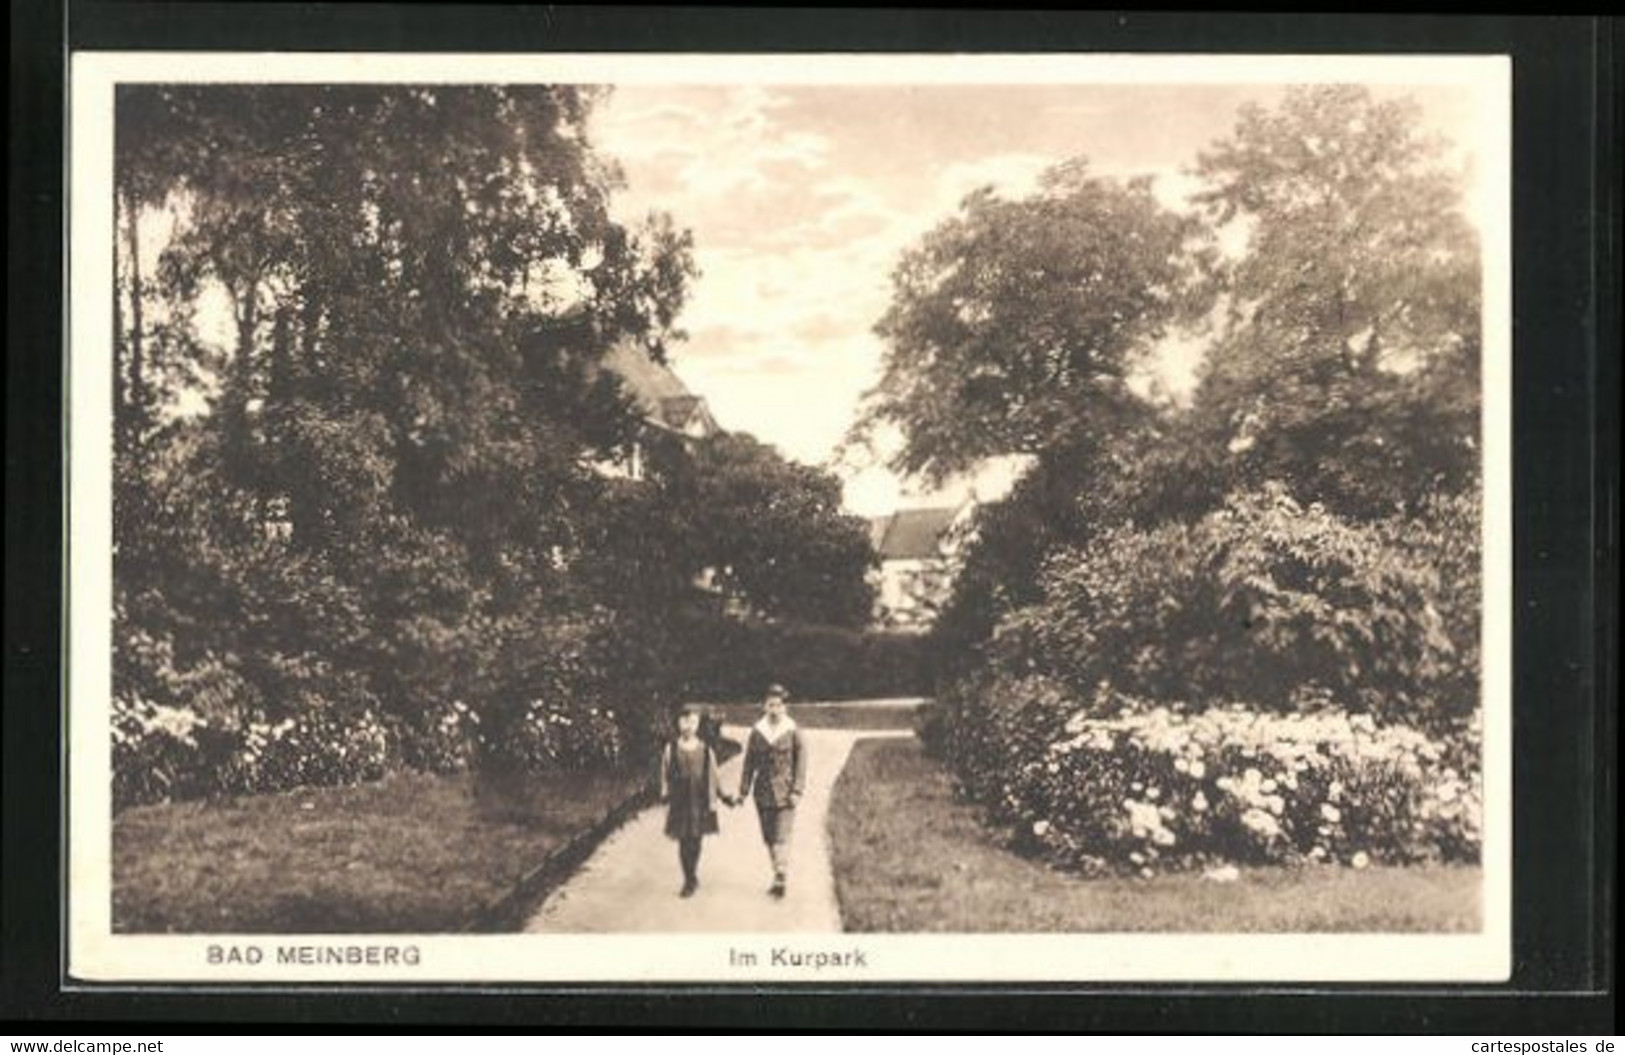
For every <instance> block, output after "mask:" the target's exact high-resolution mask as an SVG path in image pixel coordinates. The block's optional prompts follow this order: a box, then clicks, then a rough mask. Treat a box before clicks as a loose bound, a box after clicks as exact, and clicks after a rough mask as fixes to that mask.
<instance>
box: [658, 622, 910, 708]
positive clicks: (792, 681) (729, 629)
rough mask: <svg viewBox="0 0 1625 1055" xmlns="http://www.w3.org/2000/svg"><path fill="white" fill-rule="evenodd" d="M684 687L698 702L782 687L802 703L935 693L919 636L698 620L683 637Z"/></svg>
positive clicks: (743, 697) (739, 697)
mask: <svg viewBox="0 0 1625 1055" xmlns="http://www.w3.org/2000/svg"><path fill="white" fill-rule="evenodd" d="M680 637H681V639H682V642H683V647H682V648H681V649H680V652H679V656H680V660H679V663H680V670H681V672H682V673H681V677H680V678H679V682H680V684H682V685H683V687H684V689H685V692H686V694H687V695H688V696H689V697H690V698H692V699H709V700H747V699H758V698H760V696H761V694H762V689H763V688H764V687H766V686H767V685H768V684H769V683H771V682H782V683H783V684H784V685H785V686H786V687H788V688H789V690H790V692H791V693H792V694H793V695H794V696H795V697H796V698H798V699H803V700H851V699H864V698H868V697H883V696H920V695H925V694H927V693H929V692H930V691H931V672H930V669H929V665H928V656H927V652H926V648H927V642H926V641H925V639H924V638H922V637H921V636H919V635H917V634H907V633H890V632H883V631H859V630H850V629H847V628H845V627H831V626H816V625H810V624H805V623H788V622H764V621H757V620H743V619H735V618H731V617H728V616H725V615H721V614H718V613H701V614H691V615H690V617H689V618H688V619H687V620H685V621H684V623H683V625H682V629H681V633H680Z"/></svg>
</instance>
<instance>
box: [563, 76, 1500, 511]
mask: <svg viewBox="0 0 1625 1055" xmlns="http://www.w3.org/2000/svg"><path fill="white" fill-rule="evenodd" d="M1279 94H1280V90H1279V89H1277V88H1271V87H1266V86H1253V85H1233V84H1230V85H1181V86H1169V85H1142V84H1114V85H1077V84H1071V85H988V84H979V85H974V86H960V85H940V84H938V85H919V86H910V85H865V86H828V85H813V86H808V85H783V86H775V85H761V84H749V85H738V84H734V85H717V86H707V85H694V84H683V85H658V84H642V83H639V84H624V85H619V86H617V87H616V88H615V90H614V92H613V93H612V95H611V96H610V98H609V99H608V101H607V102H605V103H603V104H602V105H601V106H600V108H599V110H598V112H597V113H596V115H595V117H594V122H593V126H592V127H591V129H590V135H591V136H592V138H593V141H594V143H595V145H596V146H597V147H598V148H599V149H600V150H601V151H602V152H603V153H605V154H607V155H609V156H611V157H614V158H616V159H617V160H618V161H619V162H620V164H621V166H622V168H623V169H624V172H625V175H626V180H627V186H626V188H625V189H624V191H623V192H622V193H621V194H620V196H619V198H618V201H617V206H616V207H617V209H618V211H619V212H620V215H621V216H622V218H624V219H628V220H633V219H636V218H638V217H641V216H643V215H645V214H647V212H649V211H650V210H660V211H665V212H668V213H670V214H671V215H672V217H673V219H674V220H675V221H676V222H677V224H678V226H680V227H687V228H689V229H690V230H691V231H692V232H693V235H694V241H695V259H696V262H697V264H698V266H699V270H700V277H699V278H698V279H697V281H696V282H695V283H694V286H693V289H692V292H691V296H690V299H689V302H688V304H687V306H686V307H685V309H684V311H683V314H682V315H681V317H680V318H679V320H678V324H679V325H680V326H681V327H682V328H683V329H684V330H686V331H687V333H688V334H689V338H688V340H687V341H686V342H685V343H683V344H680V345H677V346H676V347H675V348H674V349H673V352H672V364H673V367H674V368H675V370H676V371H677V373H678V374H679V375H680V376H681V377H682V378H683V379H684V381H685V382H686V383H687V384H688V385H689V387H690V388H691V389H693V390H694V391H695V392H696V393H697V394H699V395H702V396H704V397H705V398H706V399H707V401H708V402H709V403H710V406H711V409H712V412H713V413H714V414H715V416H716V418H717V420H718V421H719V422H720V423H721V425H722V426H723V427H724V428H727V429H731V430H742V431H746V432H750V433H753V434H755V435H756V436H757V437H758V438H759V439H762V440H764V441H766V442H769V443H772V444H774V445H776V446H777V447H778V448H779V449H780V450H781V451H782V452H783V453H784V454H786V455H787V456H789V457H792V458H795V459H797V460H800V461H804V462H808V463H812V464H828V465H830V467H831V468H834V469H835V470H836V471H837V472H839V473H840V474H841V475H842V477H843V480H844V483H845V493H846V504H847V507H848V509H849V510H851V511H853V512H857V513H863V514H866V515H875V514H879V513H884V512H887V511H890V510H891V509H893V508H897V507H904V506H913V505H922V504H936V503H939V502H942V501H955V500H958V499H959V498H962V497H963V495H964V493H965V491H966V488H967V486H969V483H971V481H959V482H957V483H955V484H953V485H951V486H950V487H949V488H948V489H947V490H946V491H942V492H926V491H924V490H922V489H920V488H919V487H916V486H913V485H912V484H911V483H910V482H909V481H904V480H899V479H898V478H896V477H895V476H893V475H892V474H891V473H889V472H887V471H885V470H884V469H883V468H880V467H878V466H874V465H869V466H864V465H862V464H839V465H838V464H835V463H834V462H832V461H831V459H832V456H833V455H834V453H835V452H836V449H837V446H838V444H839V442H840V440H841V438H842V436H843V434H844V433H845V432H846V430H847V428H848V426H849V425H850V424H851V423H852V421H853V420H854V417H855V415H856V412H857V408H858V403H859V399H860V397H861V395H862V394H863V392H864V391H865V390H866V389H867V388H869V387H870V386H871V385H872V384H874V382H875V381H876V380H878V378H879V373H880V366H881V357H882V353H883V347H882V345H881V342H880V341H879V339H878V338H877V337H875V336H874V334H873V328H874V325H875V323H876V322H877V321H878V320H879V319H880V317H881V315H882V314H883V313H884V312H885V310H886V306H887V304H888V302H889V298H890V273H891V270H892V268H893V266H894V265H895V264H896V262H897V260H898V258H899V256H900V254H901V253H902V252H903V251H905V250H906V249H908V248H909V247H910V246H912V245H914V244H915V243H916V242H917V241H918V240H919V239H920V238H921V236H922V235H924V234H925V233H926V232H927V231H929V230H930V229H931V228H932V227H934V226H935V225H936V224H938V223H940V222H941V221H942V220H944V219H946V218H947V217H949V216H951V215H952V214H953V213H954V211H955V209H956V207H957V205H958V203H959V201H960V200H961V199H962V198H963V196H964V195H965V194H967V193H968V192H969V191H971V190H973V189H975V188H976V187H978V186H982V185H985V184H992V185H993V186H995V187H996V188H998V189H999V190H1001V191H1003V192H1005V193H1007V194H1020V193H1023V192H1024V191H1026V190H1029V189H1031V188H1032V186H1033V184H1034V181H1035V179H1036V177H1037V176H1038V174H1039V173H1041V172H1042V171H1043V170H1044V169H1046V168H1048V167H1049V166H1051V165H1053V164H1055V163H1057V162H1060V161H1063V160H1066V159H1069V158H1073V157H1077V156H1080V155H1082V156H1085V157H1087V158H1088V159H1089V162H1090V165H1091V168H1092V169H1093V170H1094V171H1095V172H1097V173H1099V174H1103V175H1113V176H1125V177H1126V176H1132V175H1142V174H1143V175H1150V176H1153V177H1154V178H1155V183H1154V188H1155V191H1156V193H1157V195H1158V197H1159V198H1161V199H1162V200H1163V201H1164V203H1165V204H1168V205H1170V206H1173V207H1182V206H1183V205H1184V195H1185V194H1186V193H1187V192H1189V191H1190V190H1191V189H1192V188H1193V186H1194V180H1193V179H1192V178H1191V176H1190V175H1189V172H1188V170H1189V168H1190V166H1192V165H1193V164H1194V163H1195V161H1196V157H1197V154H1198V152H1199V151H1200V150H1202V149H1203V148H1204V147H1206V146H1208V145H1209V144H1211V143H1212V142H1214V141H1215V140H1216V139H1218V138H1221V137H1222V136H1223V135H1225V134H1226V133H1227V132H1228V131H1229V130H1230V129H1231V127H1232V126H1233V124H1234V120H1235V116H1236V112H1237V109H1238V108H1239V107H1240V106H1241V105H1242V104H1243V103H1245V102H1248V101H1256V102H1260V103H1263V104H1265V105H1269V104H1270V103H1272V102H1273V101H1274V100H1276V99H1277V98H1278V97H1279ZM1404 94H1409V95H1411V96H1413V97H1414V98H1416V99H1417V101H1419V102H1421V103H1422V104H1423V107H1424V112H1425V115H1426V119H1427V121H1428V123H1429V124H1430V125H1431V126H1433V127H1434V129H1435V130H1438V131H1443V132H1445V133H1446V134H1447V135H1448V134H1450V133H1451V132H1455V131H1458V130H1460V129H1463V128H1466V127H1469V126H1468V124H1467V122H1468V121H1469V119H1470V118H1471V117H1472V116H1473V111H1472V110H1471V108H1470V104H1471V102H1472V100H1471V97H1470V96H1469V95H1467V93H1465V92H1464V91H1463V90H1461V89H1454V88H1445V87H1431V88H1419V89H1415V90H1408V91H1406V92H1404ZM1452 138H1456V139H1457V140H1458V141H1459V140H1460V138H1461V137H1460V136H1453V137H1452ZM1161 363H1162V372H1163V375H1164V376H1163V378H1162V380H1163V381H1164V383H1166V384H1168V385H1170V386H1172V387H1173V388H1175V389H1178V388H1179V387H1180V386H1181V385H1182V384H1188V382H1189V379H1190V378H1191V375H1192V371H1193V369H1194V367H1195V365H1196V358H1195V353H1194V350H1193V348H1192V347H1191V346H1189V345H1184V346H1179V345H1175V346H1171V347H1170V348H1169V349H1168V350H1167V351H1166V353H1165V354H1164V355H1163V356H1162V359H1161ZM974 482H975V483H976V485H977V490H978V493H979V495H980V496H981V497H984V498H988V497H997V496H998V492H1000V491H1001V490H1002V489H1003V488H1004V487H1006V486H1008V482H1009V481H1008V474H1006V473H1003V472H1001V471H998V470H996V469H995V470H993V471H990V472H989V473H988V474H986V475H985V476H984V477H983V479H981V480H978V481H974Z"/></svg>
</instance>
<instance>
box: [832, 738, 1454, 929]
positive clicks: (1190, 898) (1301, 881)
mask: <svg viewBox="0 0 1625 1055" xmlns="http://www.w3.org/2000/svg"><path fill="white" fill-rule="evenodd" d="M829 833H830V842H831V844H832V847H833V857H834V869H835V886H836V894H837V896H838V897H839V899H840V905H841V918H842V920H843V922H844V924H845V928H846V929H847V930H848V931H857V932H889V933H910V932H930V931H936V932H950V933H1011V932H1017V933H1022V932H1026V933H1036V932H1096V933H1101V932H1117V931H1171V932H1191V931H1206V932H1217V933H1304V932H1313V931H1321V932H1326V931H1334V932H1349V933H1359V932H1439V931H1476V930H1478V929H1479V926H1480V922H1479V919H1480V917H1479V889H1480V883H1481V872H1480V870H1479V869H1477V868H1471V867H1454V866H1453V867H1445V866H1426V867H1409V868H1368V869H1364V870H1360V871H1355V870H1353V869H1346V868H1336V867H1325V868H1319V867H1317V868H1305V869H1288V868H1267V869H1266V868H1260V869H1249V870H1243V871H1242V873H1241V877H1240V878H1239V879H1238V880H1237V881H1235V882H1230V883H1218V882H1213V881H1211V880H1207V879H1203V878H1202V877H1200V876H1198V875H1174V876H1159V877H1157V878H1154V879H1149V880H1140V879H1084V878H1081V877H1078V876H1073V875H1069V874H1066V873H1064V872H1060V871H1057V870H1055V869H1053V868H1050V867H1048V866H1047V865H1045V864H1043V863H1042V862H1039V861H1034V860H1029V859H1027V858H1024V857H1021V856H1019V855H1017V854H1015V853H1012V852H1011V851H1009V850H1007V849H1005V848H1003V846H1001V845H1000V838H999V836H998V834H997V833H996V832H994V831H992V830H990V829H989V828H988V827H986V826H985V825H983V824H982V823H981V821H980V820H979V819H978V815H977V811H976V809H975V807H973V806H971V805H968V804H965V803H962V802H959V801H957V800H956V798H955V795H954V791H953V785H952V783H951V782H950V779H949V777H948V775H947V774H946V773H945V772H944V770H943V769H942V767H941V766H940V765H939V764H938V763H937V762H936V761H935V760H933V759H932V758H930V757H929V756H928V755H926V754H925V752H924V751H923V749H922V748H921V745H920V743H919V741H917V740H861V741H859V742H858V743H857V744H856V745H855V746H854V748H853V751H852V755H851V758H850V759H849V760H848V761H847V764H846V768H845V769H844V770H843V771H842V773H841V776H840V778H839V779H838V780H837V781H836V784H835V792H834V799H833V801H832V803H831V806H830V818H829Z"/></svg>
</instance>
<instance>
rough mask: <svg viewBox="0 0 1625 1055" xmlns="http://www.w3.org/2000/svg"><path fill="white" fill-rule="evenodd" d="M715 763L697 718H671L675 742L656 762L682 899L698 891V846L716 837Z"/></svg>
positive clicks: (690, 713) (695, 712)
mask: <svg viewBox="0 0 1625 1055" xmlns="http://www.w3.org/2000/svg"><path fill="white" fill-rule="evenodd" d="M719 797H720V796H719V793H718V785H717V759H716V755H715V754H714V753H713V752H712V750H711V748H710V745H708V744H707V743H706V742H705V741H704V740H701V739H700V712H699V709H698V708H696V707H684V708H683V709H682V710H681V711H679V712H678V715H677V739H675V740H673V741H672V742H671V743H669V744H667V745H666V749H665V751H664V752H663V753H662V757H661V760H660V798H661V801H663V802H665V803H666V834H667V835H669V836H670V837H671V838H673V839H675V840H677V859H678V862H679V863H680V864H681V865H682V866H683V889H682V891H681V896H682V897H693V896H694V891H695V890H696V889H698V888H699V885H700V877H699V868H700V846H701V840H703V839H704V838H705V837H706V836H707V835H715V834H716V832H717V800H718V798H719Z"/></svg>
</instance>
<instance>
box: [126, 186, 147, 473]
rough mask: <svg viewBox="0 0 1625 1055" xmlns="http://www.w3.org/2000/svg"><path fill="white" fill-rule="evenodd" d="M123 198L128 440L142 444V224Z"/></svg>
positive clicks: (134, 205)
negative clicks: (126, 267)
mask: <svg viewBox="0 0 1625 1055" xmlns="http://www.w3.org/2000/svg"><path fill="white" fill-rule="evenodd" d="M123 198H124V227H125V237H126V240H127V241H128V242H129V245H130V376H129V382H128V389H127V391H126V397H127V399H126V404H127V405H126V409H127V410H128V413H129V417H128V422H129V426H128V427H129V430H130V431H129V436H130V439H131V441H132V442H133V443H139V442H140V441H141V438H142V437H143V436H144V435H146V431H147V379H146V362H145V359H146V348H145V347H144V344H145V334H144V327H145V324H144V322H143V320H142V298H143V297H144V295H145V294H144V293H143V290H142V286H141V223H140V215H139V214H140V211H141V210H140V208H139V202H138V201H137V200H136V198H135V196H134V195H133V194H131V193H130V192H129V191H128V190H126V191H125V192H124V194H123Z"/></svg>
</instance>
